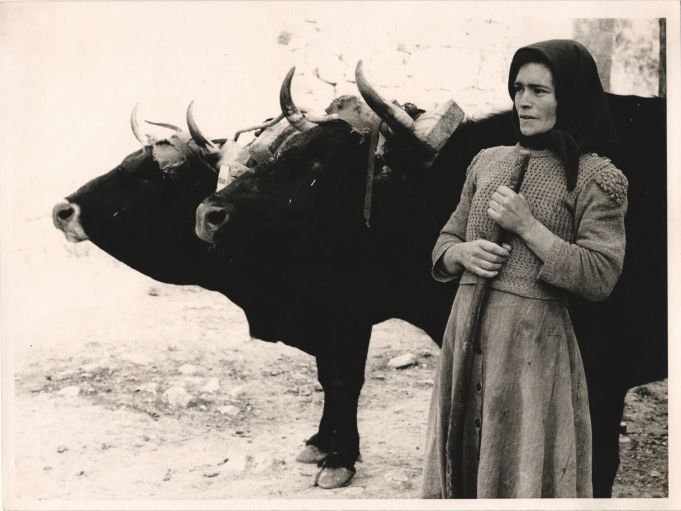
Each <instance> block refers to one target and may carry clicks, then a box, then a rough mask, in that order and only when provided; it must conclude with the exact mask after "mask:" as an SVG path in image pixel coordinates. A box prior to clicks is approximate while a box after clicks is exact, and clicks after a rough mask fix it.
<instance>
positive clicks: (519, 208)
mask: <svg viewBox="0 0 681 511" xmlns="http://www.w3.org/2000/svg"><path fill="white" fill-rule="evenodd" d="M487 214H488V215H489V217H490V218H491V219H492V220H494V221H495V222H496V223H498V224H499V225H500V226H501V227H503V228H504V229H506V230H507V231H511V232H513V233H515V234H518V235H519V236H521V237H522V236H523V233H526V232H528V231H529V230H530V229H531V228H532V225H533V224H534V222H535V219H534V217H533V216H532V212H531V211H530V206H529V205H528V204H527V201H526V200H525V197H524V196H523V194H522V193H515V192H514V191H513V190H511V189H510V188H509V187H508V186H503V185H502V186H500V187H499V188H497V191H496V192H494V195H492V198H491V199H490V201H489V208H488V209H487Z"/></svg>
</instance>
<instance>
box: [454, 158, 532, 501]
mask: <svg viewBox="0 0 681 511" xmlns="http://www.w3.org/2000/svg"><path fill="white" fill-rule="evenodd" d="M528 163H529V153H526V152H523V154H522V160H521V162H520V166H519V169H518V171H517V173H516V174H514V175H513V176H511V182H510V185H509V188H511V189H512V190H513V191H514V192H516V193H518V191H519V190H520V187H521V186H522V183H523V180H524V178H525V173H526V172H527V167H528ZM509 236H510V233H509V232H508V231H506V230H504V229H502V228H501V226H500V225H499V224H497V223H495V224H494V227H493V228H492V233H491V235H490V240H489V241H492V242H493V243H496V244H501V243H504V242H506V241H507V240H508V238H509ZM491 281H492V279H491V278H485V277H480V276H478V282H477V284H476V286H475V291H474V292H473V298H472V299H471V303H470V309H469V310H470V313H469V314H468V317H467V318H466V323H465V325H464V328H463V335H462V336H461V340H462V342H463V344H462V345H461V349H462V350H463V368H462V371H460V372H459V373H457V378H458V380H457V381H453V382H452V389H453V393H452V397H451V399H452V401H451V413H450V417H449V429H448V431H447V443H446V451H447V466H446V485H447V486H446V493H447V495H445V497H447V498H452V497H460V496H461V486H460V485H461V476H462V474H461V470H462V468H463V466H462V461H463V460H462V453H463V421H464V417H463V415H464V410H465V409H466V401H467V399H468V394H469V387H470V382H471V372H472V366H473V348H474V346H475V347H479V343H480V336H479V334H480V318H482V313H483V311H484V307H485V303H486V301H487V296H488V291H489V288H490V283H491ZM457 342H458V339H457ZM466 497H468V495H467V496H466Z"/></svg>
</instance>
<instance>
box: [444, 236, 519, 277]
mask: <svg viewBox="0 0 681 511" xmlns="http://www.w3.org/2000/svg"><path fill="white" fill-rule="evenodd" d="M510 254H511V245H509V244H507V243H502V244H501V245H497V244H496V243H492V242H491V241H487V240H475V241H467V242H463V243H457V244H456V245H452V246H451V247H449V248H448V249H447V251H446V252H445V253H444V255H443V256H442V264H443V265H444V267H445V269H446V270H447V272H448V273H451V274H456V273H459V271H460V270H461V267H462V266H463V267H464V268H466V269H467V270H468V271H469V272H471V273H474V274H476V275H479V276H480V277H484V278H487V279H489V278H492V277H496V276H497V274H498V273H499V270H500V269H501V266H502V264H503V262H504V261H505V260H506V258H507V257H508V256H509V255H510Z"/></svg>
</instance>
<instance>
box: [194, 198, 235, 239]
mask: <svg viewBox="0 0 681 511" xmlns="http://www.w3.org/2000/svg"><path fill="white" fill-rule="evenodd" d="M229 220H230V212H229V211H228V208H226V207H224V206H216V205H215V204H210V203H208V204H207V203H202V204H200V205H199V207H198V208H196V226H195V227H194V231H195V232H196V235H197V236H198V237H199V238H201V239H202V240H203V241H207V242H209V243H215V236H216V234H217V232H218V231H219V230H220V229H221V228H222V227H223V226H224V225H226V224H227V223H228V222H229Z"/></svg>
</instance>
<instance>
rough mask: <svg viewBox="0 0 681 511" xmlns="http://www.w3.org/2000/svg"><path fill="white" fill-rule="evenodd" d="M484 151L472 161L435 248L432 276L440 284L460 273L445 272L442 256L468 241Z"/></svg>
mask: <svg viewBox="0 0 681 511" xmlns="http://www.w3.org/2000/svg"><path fill="white" fill-rule="evenodd" d="M484 151H485V150H484V149H483V150H482V151H480V152H479V153H478V154H477V155H475V157H474V158H473V160H472V161H471V164H470V165H469V166H468V170H467V171H466V181H465V182H464V185H463V189H462V191H461V198H460V199H459V204H458V205H457V206H456V209H455V210H454V213H452V216H450V217H449V220H448V221H447V223H446V224H445V226H444V227H443V228H442V230H441V231H440V235H439V236H438V238H437V241H436V242H435V247H434V248H433V254H432V260H433V266H432V270H431V274H432V276H433V278H434V279H435V280H437V281H438V282H449V281H450V280H454V279H455V278H456V277H457V276H458V273H457V274H451V273H449V272H447V271H446V270H445V268H444V265H443V263H442V256H443V255H444V253H445V252H446V251H447V249H448V248H449V247H451V246H452V245H455V244H457V243H461V242H463V241H466V226H467V224H468V214H469V212H470V209H471V200H472V199H473V195H474V194H475V175H476V172H475V169H476V163H477V161H478V159H479V158H480V155H481V154H482V153H483V152H484Z"/></svg>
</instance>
